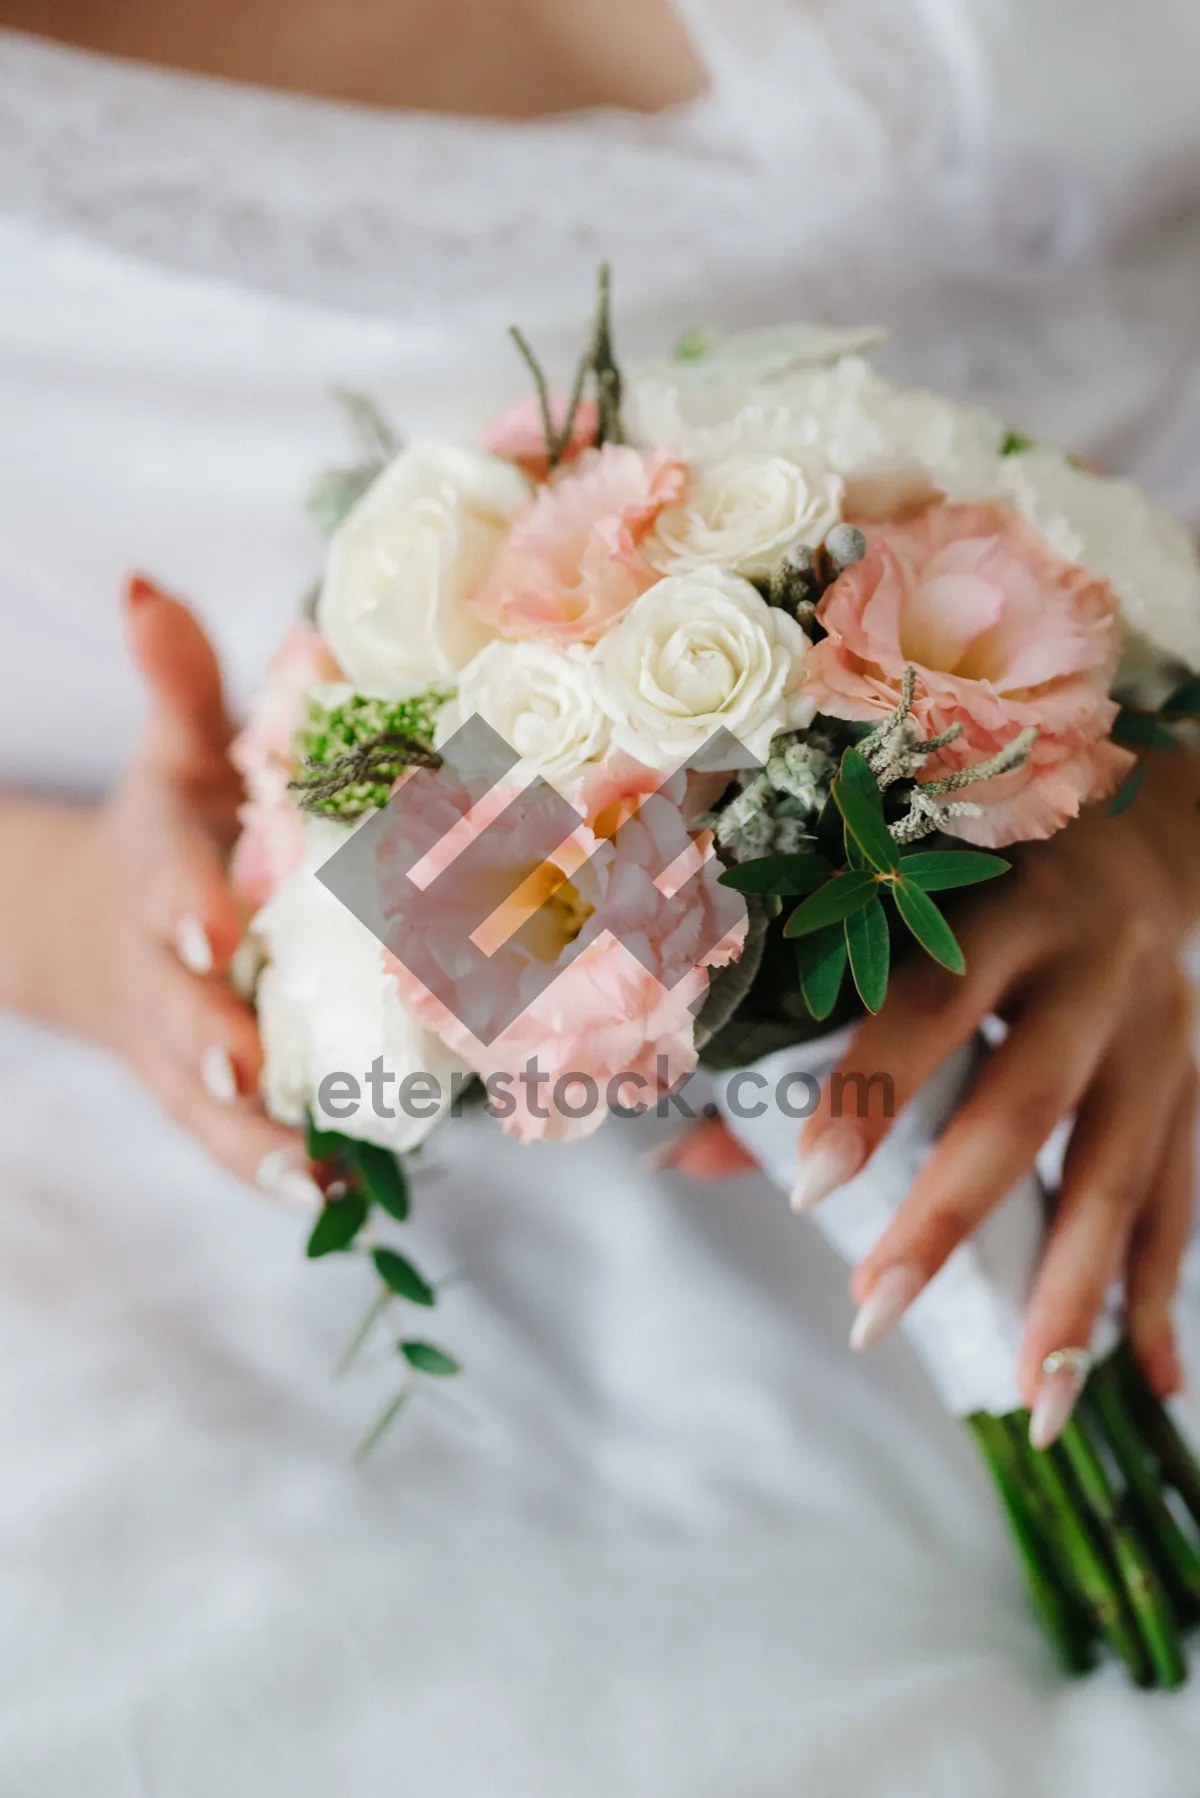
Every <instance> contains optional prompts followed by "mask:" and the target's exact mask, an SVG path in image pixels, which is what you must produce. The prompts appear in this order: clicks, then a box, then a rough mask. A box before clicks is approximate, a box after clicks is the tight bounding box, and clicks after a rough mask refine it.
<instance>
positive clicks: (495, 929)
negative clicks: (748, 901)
mask: <svg viewBox="0 0 1200 1798" xmlns="http://www.w3.org/2000/svg"><path fill="white" fill-rule="evenodd" d="M653 782H654V777H653V776H649V777H647V776H646V773H645V771H644V770H642V769H636V770H630V771H629V780H628V782H627V783H622V782H621V781H620V780H619V779H618V778H617V777H616V776H615V775H614V777H613V778H611V779H610V780H608V781H607V782H606V783H605V788H604V791H603V792H602V793H601V794H599V800H600V803H599V805H598V807H597V808H596V809H594V810H592V811H591V812H590V814H589V816H588V818H587V821H586V822H585V821H583V820H582V819H580V818H579V817H578V814H575V817H576V828H575V829H574V830H572V831H571V832H570V834H569V835H568V836H565V837H563V836H562V826H563V823H564V822H569V821H570V818H571V812H570V808H569V807H567V806H566V802H565V801H564V800H562V799H561V798H560V797H559V796H558V795H557V794H555V793H554V792H553V789H550V788H544V789H541V790H533V791H531V792H526V793H525V794H522V795H521V796H520V797H519V799H518V800H517V802H516V803H515V804H513V805H511V806H507V807H506V806H505V804H504V801H503V800H501V799H498V798H497V795H496V793H495V792H493V793H492V794H490V795H488V797H487V799H486V800H485V801H484V802H483V803H482V804H480V805H476V806H474V807H472V805H471V802H470V797H469V795H467V794H465V793H464V794H463V795H461V796H460V797H458V798H456V799H452V800H448V799H447V795H446V790H445V783H444V782H442V783H438V782H435V781H432V780H428V779H427V778H426V777H424V776H422V775H420V774H418V775H415V776H412V777H410V792H411V795H412V803H411V805H408V806H397V805H393V806H392V807H391V808H390V811H389V813H387V814H385V816H386V817H387V820H388V824H387V827H386V828H385V829H384V830H383V832H382V834H381V837H380V842H379V845H378V849H377V862H376V868H377V876H378V887H379V893H380V897H381V900H382V906H383V911H384V915H385V917H386V918H387V920H388V932H387V941H388V949H387V950H386V951H385V954H386V956H387V963H388V966H389V967H390V969H391V971H392V973H393V974H394V975H395V977H396V979H397V982H398V984H399V987H400V992H401V996H402V998H403V999H404V1002H405V1005H406V1006H407V1008H408V1009H409V1011H410V1012H411V1013H412V1015H413V1016H415V1017H416V1018H417V1019H418V1020H419V1021H420V1022H421V1023H422V1024H424V1025H425V1026H426V1028H427V1029H430V1030H432V1031H433V1032H435V1033H436V1034H437V1035H438V1036H439V1037H441V1039H442V1040H443V1041H444V1042H445V1043H446V1044H447V1045H448V1046H449V1047H450V1048H451V1049H452V1050H453V1051H454V1052H455V1053H456V1054H457V1055H458V1056H460V1057H461V1059H462V1060H463V1061H465V1062H466V1063H467V1064H468V1066H470V1067H472V1068H474V1069H475V1070H476V1071H477V1072H478V1073H479V1074H480V1075H482V1076H483V1077H484V1079H485V1080H486V1081H488V1083H489V1095H490V1097H491V1099H492V1103H493V1106H494V1110H495V1113H496V1115H497V1116H499V1117H500V1118H501V1120H502V1122H503V1126H504V1128H505V1130H507V1131H509V1132H510V1133H511V1134H513V1135H516V1136H518V1137H520V1138H521V1140H522V1141H523V1142H531V1141H535V1140H538V1139H564V1140H565V1139H573V1138H578V1137H583V1136H587V1135H590V1134H591V1132H592V1131H593V1130H595V1129H597V1128H598V1126H599V1125H600V1123H601V1122H602V1120H603V1118H604V1116H605V1115H606V1111H607V1109H608V1108H609V1107H610V1106H612V1105H614V1104H615V1105H620V1106H622V1107H625V1108H628V1109H631V1110H632V1109H635V1108H638V1107H641V1108H645V1107H647V1106H649V1105H653V1104H654V1103H655V1100H656V1097H657V1095H658V1093H659V1092H660V1091H662V1090H664V1089H665V1088H666V1087H669V1086H671V1085H673V1084H674V1083H675V1082H676V1081H678V1080H681V1079H683V1078H685V1077H686V1076H687V1075H688V1074H690V1073H691V1072H692V1070H693V1069H694V1067H695V1065H696V1059H697V1057H696V1047H695V1013H696V1010H697V1009H698V1007H699V1005H700V1004H701V1003H702V1002H703V999H704V996H705V994H706V993H707V991H708V981H709V974H708V970H709V969H710V968H712V967H717V966H720V965H721V964H722V963H724V962H727V961H731V960H734V959H736V958H737V956H738V955H739V954H740V953H741V950H742V946H743V943H744V941H745V932H746V910H745V903H744V901H743V900H742V899H741V898H740V897H739V895H737V894H735V893H731V892H730V891H729V890H728V889H727V888H725V887H722V886H720V885H719V884H718V882H717V877H718V875H719V873H720V864H719V863H718V862H717V861H716V860H715V858H714V857H712V856H711V855H710V854H709V850H710V848H711V841H710V838H709V837H708V835H707V833H703V834H697V835H696V836H692V835H691V834H690V833H689V832H688V829H687V826H686V822H685V818H686V816H688V815H690V811H689V808H688V806H687V800H686V777H684V776H682V775H681V776H676V777H675V778H674V780H673V781H672V782H671V783H669V784H668V785H667V786H666V787H660V788H658V789H657V790H655V791H652V792H650V793H649V794H647V786H648V785H651V786H652V785H653ZM626 785H627V786H628V791H626V790H625V786H626ZM422 789H423V791H422ZM508 797H511V795H509V796H508ZM639 799H640V803H639ZM452 814H453V822H454V824H456V825H457V826H458V828H457V830H452V826H451V818H452ZM448 832H450V834H448ZM447 845H449V846H450V852H451V853H452V856H453V859H450V860H447V853H448V851H447ZM550 845H553V846H552V847H551V846H550ZM422 855H424V857H425V859H424V860H421V859H418V858H420V857H422ZM431 870H436V873H437V874H438V875H439V876H440V878H437V879H435V880H433V881H430V882H429V884H428V885H426V886H425V888H424V890H423V892H420V893H418V892H416V891H415V890H414V883H412V882H410V881H409V879H408V874H409V872H410V871H411V872H412V873H413V874H414V875H415V876H416V877H417V879H419V880H427V879H428V876H429V874H430V872H431ZM667 870H670V873H669V874H667V873H666V871H667ZM656 877H658V884H656ZM481 920H482V922H481ZM531 1073H532V1074H533V1075H534V1078H533V1081H532V1084H531V1081H530V1074H531ZM576 1114H577V1115H576Z"/></svg>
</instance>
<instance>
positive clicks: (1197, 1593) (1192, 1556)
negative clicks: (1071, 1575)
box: [1081, 1359, 1200, 1623]
mask: <svg viewBox="0 0 1200 1798" xmlns="http://www.w3.org/2000/svg"><path fill="white" fill-rule="evenodd" d="M1081 1409H1082V1412H1083V1415H1084V1417H1085V1418H1086V1419H1087V1420H1088V1422H1089V1423H1091V1425H1092V1426H1093V1428H1094V1429H1095V1430H1096V1431H1098V1433H1099V1434H1100V1435H1102V1437H1103V1439H1104V1440H1105V1442H1106V1443H1107V1444H1108V1446H1109V1449H1110V1450H1111V1452H1112V1455H1113V1458H1114V1460H1115V1461H1116V1463H1117V1466H1118V1468H1119V1469H1120V1472H1121V1477H1122V1478H1123V1480H1124V1481H1125V1485H1126V1490H1127V1496H1128V1502H1129V1507H1130V1510H1131V1511H1132V1512H1133V1514H1134V1516H1135V1518H1136V1521H1137V1524H1138V1528H1139V1531H1140V1533H1141V1536H1142V1539H1143V1541H1144V1542H1145V1544H1146V1548H1147V1551H1148V1552H1149V1553H1150V1555H1151V1557H1152V1558H1153V1560H1154V1562H1155V1565H1156V1566H1157V1568H1158V1571H1159V1574H1160V1577H1161V1578H1162V1580H1163V1583H1164V1585H1165V1586H1166V1588H1167V1591H1168V1592H1169V1593H1170V1595H1171V1598H1172V1600H1173V1602H1174V1605H1175V1610H1176V1613H1177V1615H1178V1616H1179V1618H1180V1621H1181V1622H1184V1623H1194V1622H1195V1621H1196V1619H1197V1618H1200V1552H1198V1551H1197V1548H1196V1545H1195V1543H1193V1542H1192V1541H1191V1540H1190V1539H1189V1538H1188V1536H1187V1535H1186V1534H1185V1532H1184V1530H1183V1529H1182V1528H1181V1526H1180V1524H1179V1522H1178V1520H1177V1518H1176V1517H1175V1515H1174V1513H1173V1512H1172V1510H1171V1507H1170V1506H1169V1505H1168V1503H1167V1501H1166V1498H1165V1497H1164V1495H1163V1487H1162V1480H1161V1477H1160V1475H1159V1470H1158V1467H1157V1465H1156V1464H1155V1461H1154V1459H1153V1457H1152V1455H1151V1454H1150V1453H1149V1451H1148V1450H1147V1447H1146V1444H1145V1443H1144V1441H1143V1439H1142V1437H1141V1435H1140V1434H1139V1432H1138V1429H1137V1426H1136V1425H1135V1424H1134V1422H1133V1420H1132V1418H1131V1417H1130V1414H1129V1411H1128V1409H1127V1406H1126V1403H1125V1398H1124V1394H1123V1392H1122V1388H1121V1380H1120V1373H1119V1370H1118V1368H1117V1367H1116V1366H1114V1364H1113V1362H1112V1360H1111V1359H1110V1360H1108V1361H1105V1362H1103V1363H1102V1364H1101V1365H1100V1366H1099V1367H1098V1368H1097V1369H1096V1371H1095V1373H1094V1374H1093V1375H1092V1378H1091V1380H1090V1381H1089V1382H1088V1387H1087V1390H1086V1392H1085V1394H1084V1397H1083V1401H1082V1407H1081Z"/></svg>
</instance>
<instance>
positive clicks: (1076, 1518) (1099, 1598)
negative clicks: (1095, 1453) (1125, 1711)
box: [1010, 1412, 1154, 1685]
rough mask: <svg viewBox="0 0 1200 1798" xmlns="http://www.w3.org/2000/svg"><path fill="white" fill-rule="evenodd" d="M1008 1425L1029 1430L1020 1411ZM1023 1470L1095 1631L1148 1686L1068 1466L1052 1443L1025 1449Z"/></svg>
mask: <svg viewBox="0 0 1200 1798" xmlns="http://www.w3.org/2000/svg"><path fill="white" fill-rule="evenodd" d="M1012 1423H1013V1424H1015V1425H1016V1427H1017V1428H1019V1429H1021V1430H1022V1431H1023V1432H1025V1431H1027V1430H1028V1419H1027V1415H1026V1414H1025V1413H1023V1412H1014V1413H1013V1414H1012ZM1010 1427H1011V1425H1010ZM1028 1465H1029V1467H1030V1469H1031V1471H1032V1474H1033V1477H1034V1478H1035V1479H1036V1481H1037V1484H1038V1489H1039V1491H1040V1493H1041V1495H1042V1500H1043V1504H1044V1505H1045V1508H1046V1510H1047V1512H1048V1514H1049V1517H1050V1519H1051V1527H1052V1528H1053V1531H1054V1539H1055V1542H1056V1544H1057V1546H1058V1549H1059V1552H1060V1554H1061V1555H1062V1557H1063V1560H1064V1562H1065V1563H1066V1565H1067V1566H1068V1567H1069V1568H1070V1573H1071V1580H1072V1583H1073V1584H1074V1586H1075V1588H1076V1590H1077V1591H1078V1593H1079V1595H1080V1597H1081V1599H1082V1600H1083V1602H1084V1603H1085V1604H1086V1605H1087V1608H1088V1611H1089V1613H1090V1615H1091V1617H1092V1619H1093V1622H1094V1624H1095V1627H1096V1629H1097V1630H1098V1632H1099V1633H1100V1635H1102V1636H1103V1637H1104V1639H1105V1641H1106V1642H1107V1643H1108V1645H1109V1647H1110V1648H1112V1649H1113V1651H1114V1653H1116V1654H1118V1655H1119V1656H1120V1658H1121V1659H1122V1660H1123V1661H1124V1662H1125V1664H1126V1666H1127V1667H1128V1668H1129V1671H1130V1673H1131V1674H1132V1676H1133V1678H1134V1680H1135V1681H1136V1683H1137V1684H1138V1685H1149V1684H1151V1683H1152V1682H1153V1678H1154V1669H1153V1667H1152V1665H1151V1663H1150V1657H1149V1655H1148V1654H1147V1652H1146V1648H1145V1645H1144V1643H1143V1641H1142V1638H1141V1634H1140V1632H1139V1631H1138V1629H1137V1626H1136V1625H1135V1623H1134V1621H1133V1618H1132V1616H1131V1615H1130V1612H1129V1607H1128V1603H1127V1601H1126V1598H1125V1595H1124V1593H1123V1591H1122V1589H1121V1584H1120V1579H1119V1577H1118V1574H1117V1570H1116V1567H1115V1566H1114V1565H1112V1564H1111V1563H1110V1561H1109V1559H1108V1557H1107V1556H1106V1555H1105V1553H1104V1551H1103V1549H1102V1547H1101V1545H1100V1542H1099V1540H1098V1538H1097V1535H1096V1533H1095V1528H1094V1524H1093V1522H1092V1520H1091V1519H1090V1518H1089V1516H1088V1512H1087V1507H1086V1505H1085V1503H1084V1500H1083V1495H1082V1494H1081V1493H1080V1492H1079V1490H1078V1487H1077V1486H1076V1484H1075V1481H1074V1478H1073V1477H1072V1474H1071V1467H1070V1463H1069V1462H1068V1461H1067V1460H1066V1458H1065V1456H1064V1455H1063V1454H1062V1453H1061V1451H1060V1449H1059V1446H1058V1444H1055V1447H1054V1448H1051V1449H1045V1450H1042V1451H1039V1450H1036V1449H1030V1451H1029V1461H1028Z"/></svg>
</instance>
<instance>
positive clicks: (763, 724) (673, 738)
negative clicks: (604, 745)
mask: <svg viewBox="0 0 1200 1798" xmlns="http://www.w3.org/2000/svg"><path fill="white" fill-rule="evenodd" d="M808 647H809V644H808V638H807V637H806V636H805V634H804V632H803V631H802V630H801V629H800V626H799V625H798V624H797V623H796V621H795V619H794V618H792V617H790V616H789V615H788V614H787V613H786V612H784V611H781V610H780V609H779V607H778V606H769V605H768V604H767V602H766V600H765V599H763V598H762V596H761V594H759V593H758V592H757V591H756V589H755V588H753V587H752V586H751V585H750V583H749V581H745V580H741V579H739V577H738V576H737V575H732V574H724V573H722V572H721V571H720V570H718V569H715V568H700V569H697V570H695V572H694V573H691V574H677V575H668V576H667V577H666V578H665V579H664V580H661V581H659V582H658V584H657V585H656V586H653V587H650V588H648V589H647V591H646V592H645V593H643V594H642V595H641V597H640V598H639V599H637V600H635V601H634V603H633V605H632V606H631V607H630V609H629V611H628V612H626V614H625V616H624V618H622V620H621V622H620V623H619V624H617V625H614V627H613V629H612V630H610V631H609V633H608V635H607V636H605V637H603V638H602V639H601V641H600V643H599V644H598V645H597V647H596V650H595V651H594V658H595V660H594V667H595V682H596V691H597V694H598V696H599V700H600V704H601V705H602V706H603V707H604V709H605V711H606V712H607V713H608V715H609V717H610V718H611V719H612V735H613V742H614V743H615V744H616V746H617V748H618V749H622V750H624V751H625V753H626V754H628V755H631V756H633V757H635V759H636V760H637V761H639V762H642V763H643V764H644V765H645V766H647V767H650V768H659V769H663V770H667V769H674V768H677V767H679V766H680V764H681V763H683V762H685V761H687V760H688V759H689V758H690V757H692V756H694V755H695V754H696V753H697V752H698V751H699V750H700V749H701V748H702V747H703V745H704V744H705V743H706V742H707V741H708V739H709V738H710V737H711V736H712V735H713V734H714V732H716V731H718V730H720V729H722V727H723V728H724V729H725V730H727V731H729V732H730V733H731V734H732V735H733V736H734V737H735V738H736V739H737V740H738V742H739V743H740V744H741V745H742V746H743V748H745V749H746V750H748V751H749V752H750V755H751V756H755V757H757V758H758V759H759V760H760V761H765V760H766V755H767V750H768V748H769V746H770V742H771V739H772V737H774V736H775V735H776V733H777V732H779V731H781V730H798V729H800V728H802V727H803V726H804V725H806V724H811V722H812V719H813V716H814V713H815V710H816V708H815V706H814V705H813V703H812V701H811V700H810V699H808V698H806V696H805V694H804V691H803V679H804V658H805V656H806V655H807V653H808ZM722 765H723V766H729V765H730V764H729V763H728V762H725V763H722Z"/></svg>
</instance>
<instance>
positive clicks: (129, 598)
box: [125, 574, 160, 610]
mask: <svg viewBox="0 0 1200 1798" xmlns="http://www.w3.org/2000/svg"><path fill="white" fill-rule="evenodd" d="M159 591H160V590H159V588H157V587H156V586H155V585H154V582H153V581H148V580H147V579H146V577H145V575H144V574H131V575H129V577H128V578H127V580H126V582H125V603H126V605H127V606H129V608H130V609H131V610H136V609H137V607H138V606H144V605H145V604H146V602H147V600H151V599H157V598H158V597H159Z"/></svg>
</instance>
